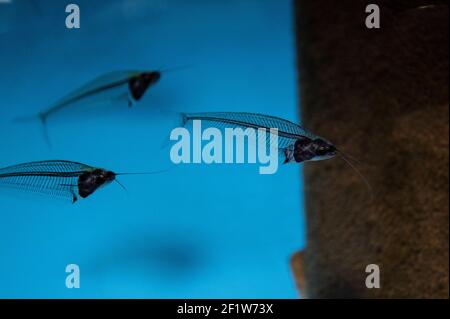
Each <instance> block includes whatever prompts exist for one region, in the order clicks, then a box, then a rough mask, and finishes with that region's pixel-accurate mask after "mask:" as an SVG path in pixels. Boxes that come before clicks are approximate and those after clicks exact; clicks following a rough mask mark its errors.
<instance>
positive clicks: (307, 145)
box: [182, 112, 337, 163]
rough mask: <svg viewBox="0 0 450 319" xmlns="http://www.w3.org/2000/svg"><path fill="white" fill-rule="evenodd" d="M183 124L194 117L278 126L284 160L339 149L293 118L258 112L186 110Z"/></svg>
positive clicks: (308, 157) (224, 124) (329, 155)
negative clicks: (198, 111)
mask: <svg viewBox="0 0 450 319" xmlns="http://www.w3.org/2000/svg"><path fill="white" fill-rule="evenodd" d="M182 119H183V125H185V124H186V123H188V122H190V121H193V120H201V121H207V122H210V123H212V124H213V126H216V127H218V128H225V127H240V128H253V129H255V130H257V129H260V128H262V129H265V130H267V131H270V129H271V128H272V129H274V128H276V129H277V130H278V133H277V135H278V140H279V144H278V145H279V148H280V152H281V153H282V154H284V156H285V161H284V162H285V163H290V162H296V163H301V162H305V161H316V160H324V159H328V158H332V157H334V156H335V155H336V153H337V150H336V148H335V147H334V145H333V144H332V143H331V142H328V141H327V140H325V139H323V138H321V137H319V136H317V135H315V134H313V133H311V132H310V131H308V130H306V129H305V128H303V127H302V126H300V125H298V124H295V123H293V122H291V121H288V120H285V119H282V118H279V117H275V116H271V115H265V114H259V113H246V112H206V113H183V114H182Z"/></svg>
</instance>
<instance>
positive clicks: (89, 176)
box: [78, 168, 116, 198]
mask: <svg viewBox="0 0 450 319" xmlns="http://www.w3.org/2000/svg"><path fill="white" fill-rule="evenodd" d="M115 179H116V174H115V173H114V172H111V171H107V170H104V169H101V168H96V169H93V170H92V171H87V172H85V173H83V174H81V175H80V177H78V193H79V194H80V196H81V197H82V198H86V197H88V196H89V195H91V194H93V193H94V192H95V191H96V190H97V189H99V188H100V187H102V186H105V185H108V184H110V183H111V182H113V181H114V180H115Z"/></svg>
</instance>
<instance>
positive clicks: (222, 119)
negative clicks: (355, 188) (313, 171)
mask: <svg viewBox="0 0 450 319" xmlns="http://www.w3.org/2000/svg"><path fill="white" fill-rule="evenodd" d="M181 116H182V120H183V125H186V124H187V123H189V122H191V121H193V120H201V121H202V122H203V121H205V122H209V123H212V125H213V126H214V127H217V128H220V129H224V128H234V127H240V128H242V129H245V128H253V129H255V130H257V129H259V128H263V129H265V130H266V132H267V133H269V132H270V129H271V128H276V129H278V134H277V136H278V149H279V152H280V153H281V154H283V156H284V163H285V164H286V163H302V162H306V161H320V160H326V159H330V158H333V157H335V156H336V155H339V157H340V158H342V159H343V160H344V161H345V162H346V163H347V164H348V165H349V166H350V167H351V168H352V169H353V170H354V171H355V172H356V174H357V175H359V176H360V177H361V179H362V180H363V182H364V183H365V184H366V186H367V189H368V190H369V193H370V194H371V196H373V195H372V188H371V186H370V184H369V182H368V181H367V179H366V178H365V177H364V175H363V174H362V173H361V172H360V171H359V170H358V169H357V168H356V166H355V164H353V163H352V161H356V160H355V159H354V158H353V157H350V156H349V155H347V154H345V153H343V152H342V151H340V150H338V149H337V148H336V146H335V145H333V143H331V142H329V141H328V140H326V139H324V138H322V137H320V136H317V135H315V134H313V133H311V132H310V131H308V130H307V129H305V128H303V127H302V126H300V125H298V124H295V123H293V122H291V121H288V120H285V119H282V118H279V117H275V116H271V115H264V114H258V113H246V112H206V113H182V114H181ZM272 140H273V135H272V134H269V137H268V138H266V141H267V142H268V143H272Z"/></svg>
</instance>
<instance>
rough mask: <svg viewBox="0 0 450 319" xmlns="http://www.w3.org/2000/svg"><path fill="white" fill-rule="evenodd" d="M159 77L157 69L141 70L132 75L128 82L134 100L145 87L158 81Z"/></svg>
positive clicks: (137, 99) (140, 96) (137, 98)
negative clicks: (150, 70)
mask: <svg viewBox="0 0 450 319" xmlns="http://www.w3.org/2000/svg"><path fill="white" fill-rule="evenodd" d="M160 78H161V72H159V71H152V72H143V73H140V74H138V75H136V76H133V77H132V78H131V79H130V80H129V82H128V86H129V89H130V92H131V95H132V96H133V98H134V99H135V100H136V101H139V100H140V99H141V98H142V97H143V96H144V94H145V92H146V91H147V89H148V88H149V87H150V86H152V85H153V84H155V83H156V82H158V81H159V79H160Z"/></svg>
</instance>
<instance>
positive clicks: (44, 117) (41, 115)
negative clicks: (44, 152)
mask: <svg viewBox="0 0 450 319" xmlns="http://www.w3.org/2000/svg"><path fill="white" fill-rule="evenodd" d="M38 118H39V120H40V121H41V124H42V132H43V134H44V139H45V142H46V143H47V145H48V146H49V147H50V148H51V147H52V143H51V141H50V135H49V134H48V127H47V115H46V114H45V113H39V114H38Z"/></svg>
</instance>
